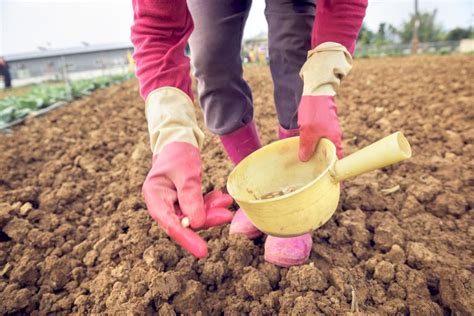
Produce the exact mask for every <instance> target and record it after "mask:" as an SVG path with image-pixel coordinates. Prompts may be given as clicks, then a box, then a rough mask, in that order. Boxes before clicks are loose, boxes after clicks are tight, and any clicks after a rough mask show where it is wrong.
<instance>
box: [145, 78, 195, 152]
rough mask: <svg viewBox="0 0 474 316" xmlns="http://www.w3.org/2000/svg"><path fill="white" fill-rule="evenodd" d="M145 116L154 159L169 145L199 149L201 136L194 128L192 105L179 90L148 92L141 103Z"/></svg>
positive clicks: (169, 89)
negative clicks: (175, 144) (172, 143)
mask: <svg viewBox="0 0 474 316" xmlns="http://www.w3.org/2000/svg"><path fill="white" fill-rule="evenodd" d="M145 114H146V118H147V121H148V132H149V135H150V145H151V150H152V151H153V154H154V155H156V154H158V153H159V152H160V151H161V149H163V147H164V146H165V145H167V144H169V143H171V142H185V143H189V144H191V145H194V146H195V147H197V148H201V146H202V144H203V142H204V133H203V132H202V131H201V129H200V128H199V127H198V125H197V120H196V112H195V110H194V105H193V102H192V100H191V99H190V98H189V96H188V95H187V94H186V93H184V92H183V91H181V90H180V89H178V88H174V87H162V88H158V89H156V90H154V91H152V92H151V93H150V94H149V95H148V97H147V99H146V102H145Z"/></svg>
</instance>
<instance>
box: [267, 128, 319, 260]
mask: <svg viewBox="0 0 474 316" xmlns="http://www.w3.org/2000/svg"><path fill="white" fill-rule="evenodd" d="M298 135H299V132H298V129H292V130H287V129H284V128H283V127H281V126H280V127H279V129H278V138H280V139H284V138H288V137H294V136H298ZM312 244H313V239H312V238H311V235H310V234H304V235H301V236H297V237H290V238H280V237H273V236H268V237H267V240H266V241H265V260H266V261H268V262H270V263H273V264H275V265H277V266H280V267H284V268H287V267H291V266H295V265H301V264H304V263H305V262H306V261H307V260H308V258H309V254H310V253H311V246H312Z"/></svg>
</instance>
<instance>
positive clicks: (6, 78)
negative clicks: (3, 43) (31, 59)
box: [0, 57, 12, 89]
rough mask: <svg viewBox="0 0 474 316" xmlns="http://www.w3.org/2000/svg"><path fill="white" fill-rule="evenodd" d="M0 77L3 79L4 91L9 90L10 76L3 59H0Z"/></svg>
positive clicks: (10, 85)
mask: <svg viewBox="0 0 474 316" xmlns="http://www.w3.org/2000/svg"><path fill="white" fill-rule="evenodd" d="M0 75H1V76H2V77H3V83H4V86H5V89H9V88H11V87H12V77H11V75H10V68H9V67H8V63H7V61H6V60H5V59H3V57H0Z"/></svg>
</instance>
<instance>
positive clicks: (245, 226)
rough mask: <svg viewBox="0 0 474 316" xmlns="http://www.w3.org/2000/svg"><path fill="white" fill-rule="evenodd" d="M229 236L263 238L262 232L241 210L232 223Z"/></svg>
mask: <svg viewBox="0 0 474 316" xmlns="http://www.w3.org/2000/svg"><path fill="white" fill-rule="evenodd" d="M229 234H231V235H232V234H237V235H245V236H246V237H247V238H248V239H255V238H258V237H260V236H262V234H263V233H262V232H261V231H259V230H258V228H257V227H255V225H254V224H252V222H251V221H250V219H249V218H248V217H247V215H245V213H244V211H243V210H242V209H241V208H239V209H238V210H237V212H235V214H234V218H232V222H231V223H230V230H229Z"/></svg>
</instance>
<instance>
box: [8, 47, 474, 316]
mask: <svg viewBox="0 0 474 316" xmlns="http://www.w3.org/2000/svg"><path fill="white" fill-rule="evenodd" d="M246 78H247V79H248V81H249V82H250V85H251V86H252V88H253V91H254V97H255V108H256V119H257V124H258V127H259V129H260V131H261V134H262V139H263V142H264V143H268V142H270V141H272V140H274V139H275V134H276V129H275V126H276V123H275V122H276V120H275V111H274V108H273V97H272V85H271V80H270V75H269V71H268V68H249V69H247V71H246ZM472 78H474V56H443V57H436V56H433V57H416V58H385V59H373V60H357V61H356V64H355V67H354V70H353V73H352V74H351V76H350V77H349V78H348V79H347V80H346V82H344V85H343V88H342V90H341V91H340V96H339V98H338V103H339V105H340V117H341V123H342V127H343V130H344V137H345V140H344V144H345V150H346V153H350V152H353V151H354V150H355V149H356V148H360V147H362V146H365V145H367V144H369V143H371V142H373V141H375V140H377V139H378V138H380V137H382V136H384V135H388V134H389V133H391V132H394V131H397V130H402V131H403V132H404V133H405V135H406V136H407V138H408V139H409V140H410V142H411V144H412V147H413V152H414V156H413V158H412V159H411V160H409V161H407V162H404V163H401V164H398V165H396V166H393V167H388V168H384V169H383V170H380V171H376V172H372V173H369V174H366V175H364V176H361V177H359V178H357V179H355V180H353V181H348V182H346V185H345V189H344V193H343V195H342V198H341V201H342V202H341V205H340V207H339V210H338V212H337V213H336V215H335V216H333V218H332V219H331V220H330V221H329V222H328V223H327V224H326V225H324V226H323V227H322V228H320V229H318V230H317V231H315V232H314V233H313V239H314V246H313V251H312V254H311V262H310V263H308V264H307V265H304V266H299V267H292V268H290V269H282V268H277V267H275V266H273V265H271V264H268V263H265V262H264V260H263V241H264V239H263V238H262V239H259V240H256V241H255V242H253V241H248V240H245V239H244V238H241V237H229V235H228V226H225V227H220V228H213V229H211V230H208V231H203V232H202V236H204V238H205V239H207V240H208V241H209V246H210V255H209V257H208V258H206V259H203V260H196V259H194V258H193V257H192V256H190V255H189V254H187V253H184V252H183V251H182V250H181V249H179V248H178V247H177V246H176V245H175V244H174V243H173V242H171V241H170V240H169V239H168V238H167V237H166V236H165V234H164V233H163V232H162V231H161V230H160V229H159V228H158V226H157V225H156V224H155V223H154V222H153V221H152V220H151V218H150V217H149V216H148V214H147V212H146V210H145V205H144V202H143V199H142V197H141V193H140V189H141V184H142V181H143V179H144V177H145V175H146V173H147V170H148V168H149V167H150V162H151V157H150V152H149V147H148V139H147V132H146V124H145V118H144V115H143V102H142V101H141V99H140V97H139V96H138V89H137V84H136V82H134V81H131V82H127V83H124V84H122V85H120V86H114V87H111V88H109V89H106V90H102V91H97V92H95V93H93V94H92V95H91V96H89V97H86V98H84V99H81V100H78V101H75V102H73V103H72V104H70V105H68V106H66V107H63V108H61V109H58V110H55V111H52V112H51V113H49V114H48V115H46V116H44V117H39V118H36V119H33V120H30V121H27V122H26V123H25V124H24V126H21V127H18V128H15V130H14V132H13V133H12V134H9V135H1V136H0V201H1V204H0V314H14V313H17V314H24V313H28V314H30V313H31V314H45V313H47V312H53V313H60V314H66V313H76V314H90V313H95V314H98V313H100V314H102V313H107V314H111V315H118V314H125V313H127V314H130V315H132V314H137V315H139V314H153V313H158V314H160V315H174V314H175V313H184V314H195V313H197V312H199V311H200V312H201V314H221V313H225V314H233V315H234V314H243V313H251V314H253V315H261V314H264V315H269V314H278V313H279V314H282V315H283V314H290V313H291V314H293V315H306V314H318V313H320V314H327V315H336V314H338V315H339V314H344V313H349V312H350V311H351V305H353V307H354V309H355V306H356V305H358V309H359V311H360V312H363V313H373V314H377V315H407V314H411V315H443V314H444V315H449V314H456V315H469V314H473V313H474V296H473V294H472V293H473V291H474V277H473V268H474V267H473V264H474V256H473V249H474V245H473V240H474V216H473V215H474V211H473V210H472V206H473V204H474V173H473V167H474V162H473V158H474V144H473V141H474V125H473V115H474V106H473V103H474V98H473V93H474V81H473V80H472ZM200 120H201V122H202V119H200ZM207 136H208V137H207V141H206V143H205V146H204V149H203V157H204V159H203V160H204V164H205V166H204V188H203V190H204V191H209V190H211V189H213V188H214V187H215V188H218V189H222V188H224V186H225V181H226V176H227V175H228V173H229V172H230V170H231V168H232V165H231V163H230V162H229V161H228V159H227V158H226V155H225V154H224V152H223V150H222V147H221V145H220V144H219V142H218V140H217V138H216V137H214V136H212V135H210V134H209V133H207ZM387 189H389V190H387ZM356 301H357V304H355V303H356Z"/></svg>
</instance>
